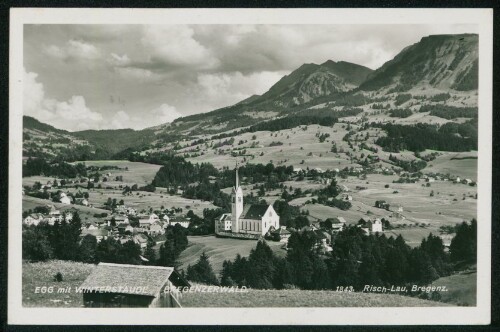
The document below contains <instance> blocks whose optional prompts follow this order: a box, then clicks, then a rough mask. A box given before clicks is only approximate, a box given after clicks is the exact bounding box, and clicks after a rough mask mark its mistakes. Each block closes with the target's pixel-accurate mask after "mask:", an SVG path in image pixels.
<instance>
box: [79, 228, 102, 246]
mask: <svg viewBox="0 0 500 332" xmlns="http://www.w3.org/2000/svg"><path fill="white" fill-rule="evenodd" d="M85 235H93V236H95V238H96V240H97V242H98V243H99V242H101V241H102V240H106V239H107V238H108V236H109V231H108V230H107V229H104V228H98V229H84V230H82V234H80V236H81V237H84V236H85Z"/></svg>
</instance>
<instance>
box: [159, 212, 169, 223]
mask: <svg viewBox="0 0 500 332" xmlns="http://www.w3.org/2000/svg"><path fill="white" fill-rule="evenodd" d="M161 220H163V221H164V222H165V223H167V224H168V223H169V222H170V218H169V217H168V215H167V214H164V215H163V217H161Z"/></svg>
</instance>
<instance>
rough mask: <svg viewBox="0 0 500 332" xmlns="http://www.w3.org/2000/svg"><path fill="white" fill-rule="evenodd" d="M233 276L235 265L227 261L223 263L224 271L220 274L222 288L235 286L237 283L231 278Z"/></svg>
mask: <svg viewBox="0 0 500 332" xmlns="http://www.w3.org/2000/svg"><path fill="white" fill-rule="evenodd" d="M232 274H233V263H232V262H231V261H229V260H225V261H224V262H223V263H222V271H221V273H220V284H221V285H222V286H235V285H236V282H235V281H234V280H233V278H232V277H231V276H232Z"/></svg>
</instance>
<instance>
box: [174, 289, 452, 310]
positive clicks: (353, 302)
mask: <svg viewBox="0 0 500 332" xmlns="http://www.w3.org/2000/svg"><path fill="white" fill-rule="evenodd" d="M181 303H182V306H183V307H229V308H230V307H442V306H448V305H447V304H445V303H440V302H434V301H426V300H421V299H418V298H413V297H408V296H401V295H393V294H369V293H344V292H335V291H307V290H254V289H252V290H249V291H248V292H246V293H185V294H183V295H182V299H181Z"/></svg>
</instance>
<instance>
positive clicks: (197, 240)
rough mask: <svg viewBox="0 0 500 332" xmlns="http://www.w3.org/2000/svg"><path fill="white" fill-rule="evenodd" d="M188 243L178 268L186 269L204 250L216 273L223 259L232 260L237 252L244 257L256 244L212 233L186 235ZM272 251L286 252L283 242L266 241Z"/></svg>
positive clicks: (283, 253)
mask: <svg viewBox="0 0 500 332" xmlns="http://www.w3.org/2000/svg"><path fill="white" fill-rule="evenodd" d="M188 240H189V245H188V247H187V249H186V250H184V251H183V252H182V253H181V255H180V257H179V261H180V262H181V266H180V268H182V269H186V268H187V266H188V265H189V264H191V265H193V264H195V263H196V262H197V261H198V259H199V258H200V255H201V254H202V253H203V252H205V253H206V254H207V255H208V257H209V261H210V263H211V265H212V267H213V269H214V271H215V273H216V274H217V275H218V274H219V273H220V271H221V270H222V263H223V262H224V261H225V260H234V258H235V257H236V255H237V254H240V255H241V256H242V257H246V256H248V255H249V254H250V250H252V249H254V248H255V246H257V241H256V240H241V239H230V238H218V237H215V236H213V235H209V236H188ZM267 244H268V245H269V246H270V247H271V249H272V250H273V251H274V253H276V254H278V255H279V256H281V257H283V256H285V254H286V251H285V250H284V249H281V247H282V246H283V243H280V242H274V241H267Z"/></svg>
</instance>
